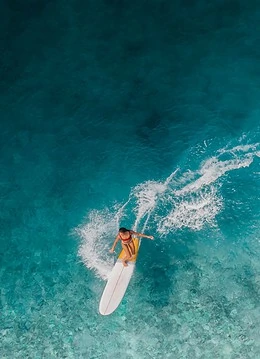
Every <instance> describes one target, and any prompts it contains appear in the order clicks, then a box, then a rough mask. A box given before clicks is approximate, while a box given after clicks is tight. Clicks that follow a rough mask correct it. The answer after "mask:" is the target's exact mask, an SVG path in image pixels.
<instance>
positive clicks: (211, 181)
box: [76, 144, 260, 279]
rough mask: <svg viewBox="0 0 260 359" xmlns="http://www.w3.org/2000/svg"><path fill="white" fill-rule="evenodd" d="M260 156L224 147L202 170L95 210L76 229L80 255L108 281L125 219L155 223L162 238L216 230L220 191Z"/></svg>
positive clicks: (140, 225) (142, 225)
mask: <svg viewBox="0 0 260 359" xmlns="http://www.w3.org/2000/svg"><path fill="white" fill-rule="evenodd" d="M256 156H258V157H260V148H259V144H254V145H245V146H242V145H241V146H236V147H233V148H223V149H220V150H218V151H217V153H216V154H215V155H214V156H213V157H210V158H208V159H207V160H206V161H203V162H202V163H201V164H200V166H199V168H198V169H197V170H193V171H192V170H189V169H187V170H185V171H183V172H182V171H181V169H177V170H176V171H174V172H173V173H171V175H170V176H169V177H168V178H167V179H166V180H165V181H164V182H162V181H146V182H144V183H141V184H138V185H137V186H136V187H134V188H133V189H132V190H131V192H130V194H129V198H128V200H127V202H126V203H125V204H123V205H120V204H118V205H117V206H115V207H114V208H112V209H105V210H103V211H96V210H93V211H91V212H90V213H89V215H88V217H87V218H86V223H84V224H83V225H81V226H79V227H78V228H76V233H77V235H78V236H79V237H80V238H81V244H80V248H79V256H80V257H81V258H82V260H83V262H84V264H85V265H86V266H87V267H88V268H90V269H93V270H94V271H95V273H96V274H97V275H98V276H99V277H101V278H104V279H106V278H107V275H108V273H109V272H110V270H111V268H112V265H113V259H111V255H109V254H108V250H109V247H110V246H111V243H112V241H113V239H114V236H115V235H116V233H117V231H118V228H119V227H120V223H121V222H122V220H123V218H127V219H128V221H127V222H128V223H130V222H132V223H133V226H132V228H133V229H135V230H140V231H141V230H142V231H144V230H145V229H146V227H147V226H148V223H149V227H150V226H152V227H153V233H154V231H155V230H156V232H157V235H158V236H160V237H162V236H166V235H167V234H169V232H173V231H176V230H177V229H179V228H189V229H191V230H195V231H198V230H201V229H202V228H203V226H205V225H210V226H214V225H216V216H217V214H218V213H219V212H220V211H221V209H222V208H223V206H224V200H223V198H222V196H221V193H220V188H221V185H222V183H223V180H224V178H225V175H226V174H227V173H228V172H230V171H233V170H238V169H241V168H246V167H249V166H250V164H251V163H252V162H253V160H254V158H255V157H256ZM133 213H134V218H133ZM154 235H155V237H156V233H154Z"/></svg>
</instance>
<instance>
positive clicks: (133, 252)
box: [128, 241, 135, 258]
mask: <svg viewBox="0 0 260 359" xmlns="http://www.w3.org/2000/svg"><path fill="white" fill-rule="evenodd" d="M128 246H129V250H130V252H131V258H132V257H133V256H134V255H135V244H134V241H132V242H131V243H129V244H128Z"/></svg>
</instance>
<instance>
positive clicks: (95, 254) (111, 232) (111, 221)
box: [75, 210, 117, 279]
mask: <svg viewBox="0 0 260 359" xmlns="http://www.w3.org/2000/svg"><path fill="white" fill-rule="evenodd" d="M116 219H117V217H116V216H115V214H114V213H113V212H109V211H108V210H104V211H95V210H94V211H91V212H90V214H89V216H88V218H87V223H86V224H84V225H82V226H79V227H78V228H76V230H75V231H76V234H77V235H78V236H79V237H80V238H81V244H80V247H79V251H78V254H79V256H80V257H81V258H82V261H83V263H84V264H85V265H86V266H87V267H88V268H89V269H93V270H94V271H95V273H96V274H97V275H98V276H99V277H101V278H103V279H106V278H107V276H108V273H109V272H110V270H111V268H112V266H113V258H112V257H111V256H109V253H108V250H109V248H110V247H111V238H114V237H115V233H116V231H117V220H116Z"/></svg>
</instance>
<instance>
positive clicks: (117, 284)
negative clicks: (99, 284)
mask: <svg viewBox="0 0 260 359" xmlns="http://www.w3.org/2000/svg"><path fill="white" fill-rule="evenodd" d="M133 241H134V245H135V256H134V257H133V258H132V259H131V260H130V261H128V262H127V264H128V266H127V267H125V266H124V265H123V263H122V258H123V257H124V256H125V253H124V251H123V250H122V251H121V253H120V255H119V257H118V259H117V261H116V263H115V265H114V267H113V269H112V271H111V273H110V275H109V278H108V281H107V284H106V286H105V289H104V292H103V294H102V297H101V299H100V303H99V312H100V314H102V315H109V314H111V313H113V312H114V310H116V308H117V307H118V306H119V304H120V303H121V301H122V299H123V297H124V294H125V292H126V289H127V287H128V284H129V282H130V279H131V277H132V275H133V272H134V269H135V263H136V258H137V254H138V249H139V239H138V238H134V239H133Z"/></svg>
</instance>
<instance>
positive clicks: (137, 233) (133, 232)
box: [131, 231, 154, 239]
mask: <svg viewBox="0 0 260 359" xmlns="http://www.w3.org/2000/svg"><path fill="white" fill-rule="evenodd" d="M131 234H134V235H135V236H138V237H143V238H149V239H154V237H153V236H148V235H147V234H143V233H139V232H135V231H131Z"/></svg>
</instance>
